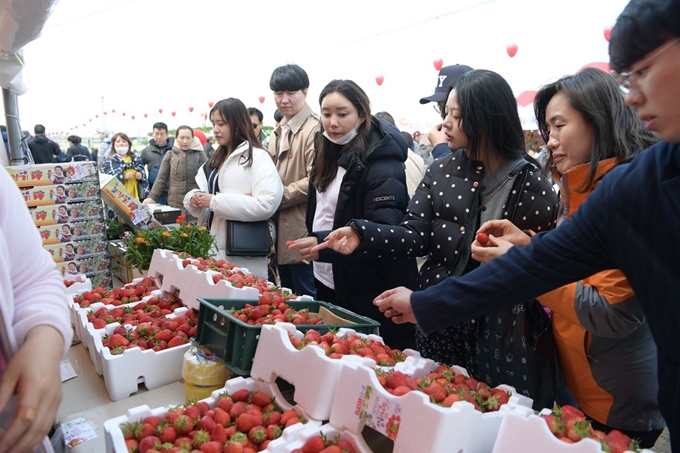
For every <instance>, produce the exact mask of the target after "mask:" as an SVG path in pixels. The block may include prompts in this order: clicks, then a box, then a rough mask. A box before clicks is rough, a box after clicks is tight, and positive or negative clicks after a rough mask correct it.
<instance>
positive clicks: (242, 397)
mask: <svg viewBox="0 0 680 453" xmlns="http://www.w3.org/2000/svg"><path fill="white" fill-rule="evenodd" d="M231 398H232V399H233V400H234V401H244V402H247V401H248V398H250V391H249V390H248V389H241V390H237V391H236V392H234V394H233V395H231Z"/></svg>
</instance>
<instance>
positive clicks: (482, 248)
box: [470, 234, 526, 263]
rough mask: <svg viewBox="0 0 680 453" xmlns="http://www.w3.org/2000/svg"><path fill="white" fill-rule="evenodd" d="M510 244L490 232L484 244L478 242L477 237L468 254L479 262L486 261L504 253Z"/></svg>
mask: <svg viewBox="0 0 680 453" xmlns="http://www.w3.org/2000/svg"><path fill="white" fill-rule="evenodd" d="M525 236H526V235H525ZM512 246H513V244H512V242H509V241H506V240H505V239H500V238H497V237H495V236H493V235H491V234H490V235H489V237H488V240H487V242H486V243H485V244H480V242H479V240H478V239H475V240H474V242H473V243H472V248H471V252H472V253H471V254H470V256H472V259H474V260H476V261H479V262H480V263H488V262H489V261H491V260H492V259H494V258H496V257H498V256H501V255H504V254H505V253H506V252H507V251H508V250H510V247H512Z"/></svg>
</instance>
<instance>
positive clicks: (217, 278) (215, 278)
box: [212, 274, 224, 284]
mask: <svg viewBox="0 0 680 453" xmlns="http://www.w3.org/2000/svg"><path fill="white" fill-rule="evenodd" d="M223 277H224V276H223V275H222V274H213V275H212V281H213V283H215V284H217V282H219V281H220V280H222V278H223Z"/></svg>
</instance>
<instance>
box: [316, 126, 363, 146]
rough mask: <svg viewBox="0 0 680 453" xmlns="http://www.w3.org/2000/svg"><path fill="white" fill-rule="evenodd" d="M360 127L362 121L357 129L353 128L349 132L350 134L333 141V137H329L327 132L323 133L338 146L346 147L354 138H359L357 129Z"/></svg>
mask: <svg viewBox="0 0 680 453" xmlns="http://www.w3.org/2000/svg"><path fill="white" fill-rule="evenodd" d="M360 125H361V120H360V121H359V122H358V123H357V125H356V126H355V127H353V128H352V130H351V131H349V132H348V133H346V134H345V135H343V136H342V137H340V138H339V139H337V140H334V139H332V138H331V136H330V135H328V132H326V131H325V130H324V131H323V136H324V137H326V138H327V139H328V140H330V141H331V142H333V143H335V144H336V145H346V144H348V143H349V142H351V141H352V140H353V139H354V137H356V136H357V129H359V126H360Z"/></svg>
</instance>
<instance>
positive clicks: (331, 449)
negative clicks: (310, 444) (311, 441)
mask: <svg viewBox="0 0 680 453" xmlns="http://www.w3.org/2000/svg"><path fill="white" fill-rule="evenodd" d="M319 453H343V452H342V448H340V447H338V446H337V445H329V446H328V447H326V448H324V449H323V450H321V451H320V452H319Z"/></svg>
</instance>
